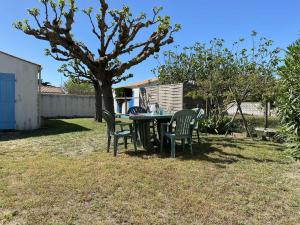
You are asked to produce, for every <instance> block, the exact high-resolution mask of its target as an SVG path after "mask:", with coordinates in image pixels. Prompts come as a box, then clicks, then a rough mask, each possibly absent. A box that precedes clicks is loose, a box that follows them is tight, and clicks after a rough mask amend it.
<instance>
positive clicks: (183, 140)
mask: <svg viewBox="0 0 300 225" xmlns="http://www.w3.org/2000/svg"><path fill="white" fill-rule="evenodd" d="M181 145H182V151H184V149H185V139H182V140H181Z"/></svg>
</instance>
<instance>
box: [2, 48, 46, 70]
mask: <svg viewBox="0 0 300 225" xmlns="http://www.w3.org/2000/svg"><path fill="white" fill-rule="evenodd" d="M0 53H1V54H3V55H7V56H9V57H12V58H15V59H18V60H21V61H23V62H27V63H30V64H33V65H35V66H38V67H42V66H41V65H39V64H37V63H34V62H30V61H28V60H26V59H22V58H20V57H17V56H14V55H11V54H8V53H6V52H2V51H0Z"/></svg>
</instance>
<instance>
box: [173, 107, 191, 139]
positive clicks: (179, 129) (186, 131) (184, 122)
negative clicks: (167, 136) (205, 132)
mask: <svg viewBox="0 0 300 225" xmlns="http://www.w3.org/2000/svg"><path fill="white" fill-rule="evenodd" d="M196 116H197V113H196V112H195V111H193V110H191V109H184V110H180V111H178V112H176V113H175V114H174V115H173V117H172V119H171V123H173V122H174V121H175V122H176V128H175V135H176V137H179V138H180V137H189V136H190V135H191V131H192V130H191V128H192V126H193V124H192V123H193V122H194V121H195V119H196Z"/></svg>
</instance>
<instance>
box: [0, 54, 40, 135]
mask: <svg viewBox="0 0 300 225" xmlns="http://www.w3.org/2000/svg"><path fill="white" fill-rule="evenodd" d="M0 73H11V74H15V78H16V82H15V122H16V126H15V128H16V130H32V129H37V128H39V122H40V120H39V111H38V74H39V66H38V65H35V64H31V63H29V62H26V61H23V60H20V59H18V58H15V57H12V56H9V55H6V54H3V53H1V52H0Z"/></svg>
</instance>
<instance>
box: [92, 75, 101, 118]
mask: <svg viewBox="0 0 300 225" xmlns="http://www.w3.org/2000/svg"><path fill="white" fill-rule="evenodd" d="M93 85H94V88H95V100H96V101H95V111H96V112H95V117H94V119H95V121H97V122H100V123H102V104H103V103H102V90H101V86H100V84H99V82H97V81H94V82H93Z"/></svg>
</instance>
